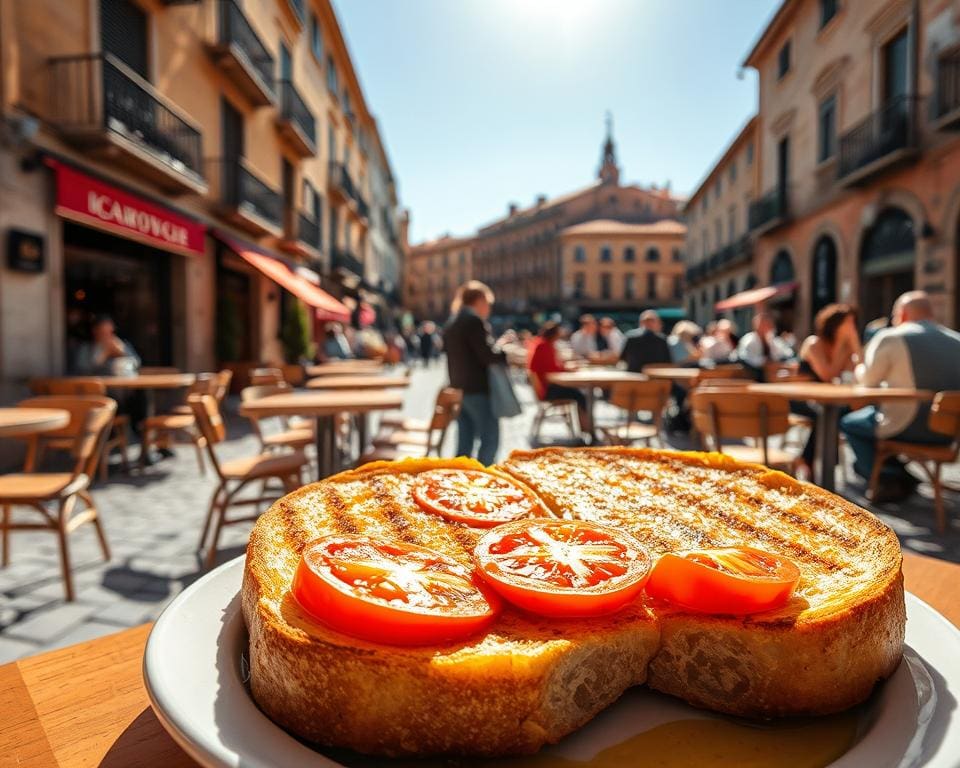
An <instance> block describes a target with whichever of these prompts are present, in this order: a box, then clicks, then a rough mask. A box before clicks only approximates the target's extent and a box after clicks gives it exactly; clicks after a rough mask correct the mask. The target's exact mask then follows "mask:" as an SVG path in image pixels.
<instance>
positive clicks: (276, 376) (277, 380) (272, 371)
mask: <svg viewBox="0 0 960 768" xmlns="http://www.w3.org/2000/svg"><path fill="white" fill-rule="evenodd" d="M283 381H284V379H283V371H281V370H280V369H279V368H254V369H253V370H252V371H251V372H250V383H251V384H282V383H283Z"/></svg>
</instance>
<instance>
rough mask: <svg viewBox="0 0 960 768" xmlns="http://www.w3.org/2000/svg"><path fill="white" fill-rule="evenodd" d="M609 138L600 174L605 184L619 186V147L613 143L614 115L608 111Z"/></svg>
mask: <svg viewBox="0 0 960 768" xmlns="http://www.w3.org/2000/svg"><path fill="white" fill-rule="evenodd" d="M606 123H607V138H606V140H605V141H604V142H603V155H602V156H601V158H600V170H599V172H598V174H597V175H598V176H599V177H600V181H601V182H602V183H604V184H612V185H613V186H617V185H618V184H619V183H620V168H619V167H618V166H617V148H616V145H615V144H614V143H613V115H612V114H610V112H607V116H606Z"/></svg>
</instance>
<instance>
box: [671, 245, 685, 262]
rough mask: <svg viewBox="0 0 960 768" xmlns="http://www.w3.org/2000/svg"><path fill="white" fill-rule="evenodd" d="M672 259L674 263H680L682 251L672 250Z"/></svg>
mask: <svg viewBox="0 0 960 768" xmlns="http://www.w3.org/2000/svg"><path fill="white" fill-rule="evenodd" d="M672 258H673V260H674V261H675V262H682V261H683V251H681V250H680V249H679V248H674V249H673V254H672Z"/></svg>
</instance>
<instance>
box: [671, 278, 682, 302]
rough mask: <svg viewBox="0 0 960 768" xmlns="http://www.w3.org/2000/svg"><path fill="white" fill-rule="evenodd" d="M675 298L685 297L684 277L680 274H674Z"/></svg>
mask: <svg viewBox="0 0 960 768" xmlns="http://www.w3.org/2000/svg"><path fill="white" fill-rule="evenodd" d="M673 298H675V299H682V298H683V278H682V277H681V276H680V275H674V276H673Z"/></svg>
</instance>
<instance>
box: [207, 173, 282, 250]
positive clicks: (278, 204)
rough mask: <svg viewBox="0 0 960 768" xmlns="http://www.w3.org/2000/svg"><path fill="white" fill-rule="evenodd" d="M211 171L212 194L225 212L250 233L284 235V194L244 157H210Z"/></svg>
mask: <svg viewBox="0 0 960 768" xmlns="http://www.w3.org/2000/svg"><path fill="white" fill-rule="evenodd" d="M208 175H209V177H210V181H211V196H212V197H213V199H214V201H215V207H216V209H217V211H218V212H219V213H220V214H221V215H222V216H224V217H225V218H227V219H228V220H230V221H232V222H233V223H234V224H236V225H237V226H238V227H242V228H243V229H245V230H246V231H248V232H250V233H251V234H254V235H272V236H274V237H280V236H281V234H282V232H283V197H282V196H281V194H280V193H279V192H278V191H277V190H275V189H273V188H271V187H270V186H269V185H268V184H267V183H266V182H264V181H263V180H262V179H260V178H259V177H258V176H257V175H256V174H255V173H254V172H253V171H252V170H251V169H250V168H249V167H248V166H247V164H246V162H245V161H244V160H243V159H242V158H232V159H228V158H218V159H216V160H211V161H209V166H208Z"/></svg>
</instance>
